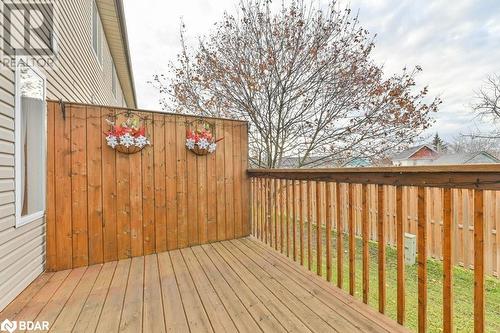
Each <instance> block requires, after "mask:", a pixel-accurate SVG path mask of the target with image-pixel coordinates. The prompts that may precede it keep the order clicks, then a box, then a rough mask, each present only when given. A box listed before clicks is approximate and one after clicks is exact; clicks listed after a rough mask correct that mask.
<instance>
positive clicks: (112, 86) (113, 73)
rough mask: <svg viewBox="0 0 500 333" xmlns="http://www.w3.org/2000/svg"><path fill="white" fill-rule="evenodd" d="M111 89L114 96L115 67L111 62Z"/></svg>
mask: <svg viewBox="0 0 500 333" xmlns="http://www.w3.org/2000/svg"><path fill="white" fill-rule="evenodd" d="M111 91H113V96H115V98H116V68H115V64H114V63H111Z"/></svg>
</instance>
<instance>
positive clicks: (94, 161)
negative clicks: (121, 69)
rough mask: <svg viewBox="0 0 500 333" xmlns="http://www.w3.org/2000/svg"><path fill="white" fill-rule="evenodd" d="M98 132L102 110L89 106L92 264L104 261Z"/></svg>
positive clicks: (89, 212) (88, 143) (90, 261)
mask: <svg viewBox="0 0 500 333" xmlns="http://www.w3.org/2000/svg"><path fill="white" fill-rule="evenodd" d="M96 132H98V133H102V129H101V110H100V109H99V108H97V107H87V143H86V144H87V177H88V178H87V182H88V207H87V211H88V232H89V264H90V265H93V264H96V263H99V262H102V261H103V253H104V251H103V246H104V243H103V228H102V223H103V220H102V212H103V211H102V164H101V156H102V154H101V152H102V139H101V137H99V136H97V135H93V133H96ZM49 150H50V149H49Z"/></svg>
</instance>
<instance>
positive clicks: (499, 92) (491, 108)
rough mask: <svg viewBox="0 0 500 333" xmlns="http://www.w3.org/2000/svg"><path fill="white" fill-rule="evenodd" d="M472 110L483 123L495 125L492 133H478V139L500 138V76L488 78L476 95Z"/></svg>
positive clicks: (494, 75) (493, 75)
mask: <svg viewBox="0 0 500 333" xmlns="http://www.w3.org/2000/svg"><path fill="white" fill-rule="evenodd" d="M472 108H473V110H474V112H475V113H476V115H477V116H478V117H479V118H481V119H482V120H483V121H486V122H488V123H490V124H492V125H493V127H494V128H493V130H492V131H491V133H478V134H476V137H482V138H485V139H496V138H500V75H497V74H492V75H490V76H488V77H487V78H486V80H485V82H484V85H483V86H482V87H481V88H480V89H479V90H478V91H476V93H475V99H474V102H473V104H472Z"/></svg>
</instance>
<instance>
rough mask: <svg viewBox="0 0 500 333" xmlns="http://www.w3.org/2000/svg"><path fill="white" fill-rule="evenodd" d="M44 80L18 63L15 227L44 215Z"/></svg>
mask: <svg viewBox="0 0 500 333" xmlns="http://www.w3.org/2000/svg"><path fill="white" fill-rule="evenodd" d="M45 89H46V81H45V77H44V76H43V75H42V74H41V73H40V72H39V71H38V70H37V69H35V68H32V67H30V66H28V65H27V63H26V62H25V61H24V60H23V59H19V60H18V63H17V68H16V114H15V147H16V151H15V154H16V155H15V177H16V226H18V227H19V226H22V225H24V224H27V223H29V222H32V221H34V220H36V219H39V218H41V217H43V215H44V212H45V164H46V157H45V135H46V134H45V132H46V121H45V119H46V105H45Z"/></svg>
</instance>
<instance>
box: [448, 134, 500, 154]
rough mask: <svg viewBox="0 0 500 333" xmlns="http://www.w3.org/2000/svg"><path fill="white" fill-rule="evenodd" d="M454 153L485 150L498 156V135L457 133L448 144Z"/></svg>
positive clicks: (499, 144)
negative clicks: (487, 136)
mask: <svg viewBox="0 0 500 333" xmlns="http://www.w3.org/2000/svg"><path fill="white" fill-rule="evenodd" d="M449 148H450V150H451V151H453V152H454V153H477V152H480V151H485V152H488V153H490V154H491V155H493V156H495V157H497V158H500V137H499V138H486V137H484V136H482V135H474V134H468V135H459V136H457V137H455V138H454V139H453V141H452V143H451V144H450V146H449Z"/></svg>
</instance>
